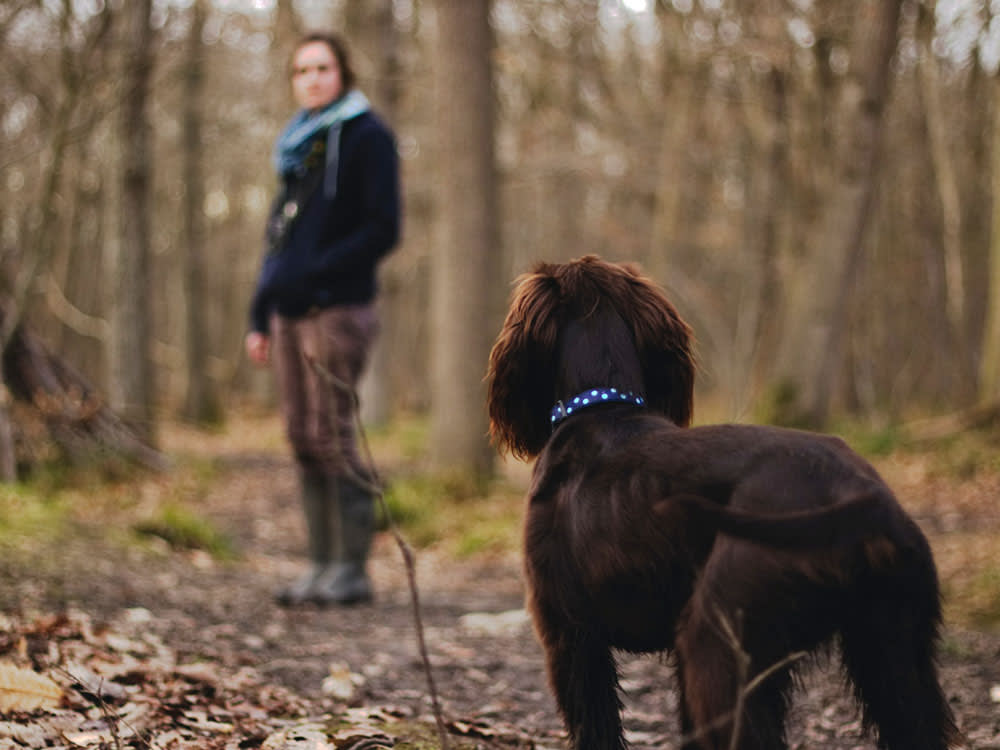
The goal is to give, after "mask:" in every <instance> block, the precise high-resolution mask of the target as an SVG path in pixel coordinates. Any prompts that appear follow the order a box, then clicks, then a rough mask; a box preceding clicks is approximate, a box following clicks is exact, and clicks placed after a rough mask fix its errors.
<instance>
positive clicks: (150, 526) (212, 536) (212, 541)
mask: <svg viewBox="0 0 1000 750" xmlns="http://www.w3.org/2000/svg"><path fill="white" fill-rule="evenodd" d="M134 528H135V530H136V532H138V533H139V534H143V535H146V536H155V537H159V538H160V539H163V540H164V541H165V542H167V544H169V545H170V546H171V547H174V548H178V549H199V550H203V551H205V552H208V553H209V554H210V555H212V556H213V557H215V558H217V559H222V560H231V559H233V558H234V557H235V556H236V551H235V547H234V545H233V543H232V541H231V540H230V539H229V538H228V537H227V536H226V535H225V534H223V533H222V532H220V531H219V530H218V529H217V528H215V526H214V525H213V524H212V523H211V521H209V520H207V519H205V518H202V517H201V516H199V515H197V514H196V513H193V512H192V511H190V510H188V509H187V508H184V507H183V506H181V505H177V504H175V503H168V504H167V505H164V506H163V508H161V509H160V512H159V513H158V514H157V516H156V517H155V518H151V519H149V520H147V521H142V522H139V523H137V524H136V525H135V527H134Z"/></svg>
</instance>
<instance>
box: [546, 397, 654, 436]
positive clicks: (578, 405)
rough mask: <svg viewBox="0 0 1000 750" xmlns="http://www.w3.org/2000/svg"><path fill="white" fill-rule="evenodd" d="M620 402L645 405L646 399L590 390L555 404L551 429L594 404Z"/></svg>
mask: <svg viewBox="0 0 1000 750" xmlns="http://www.w3.org/2000/svg"><path fill="white" fill-rule="evenodd" d="M620 402H625V403H629V404H635V405H636V406H645V405H646V399H644V398H643V397H642V396H636V395H635V394H634V393H632V391H619V390H618V389H617V388H591V389H590V390H589V391H584V392H583V393H581V394H579V395H578V396H574V397H573V398H571V399H570V400H569V401H566V402H563V401H557V402H556V405H555V406H553V407H552V412H551V417H552V428H553V429H555V426H556V425H557V424H559V423H560V422H561V421H563V420H564V419H566V417H568V416H570V415H572V414H576V413H577V412H578V411H579V410H580V409H585V408H586V407H588V406H594V405H595V404H610V403H620Z"/></svg>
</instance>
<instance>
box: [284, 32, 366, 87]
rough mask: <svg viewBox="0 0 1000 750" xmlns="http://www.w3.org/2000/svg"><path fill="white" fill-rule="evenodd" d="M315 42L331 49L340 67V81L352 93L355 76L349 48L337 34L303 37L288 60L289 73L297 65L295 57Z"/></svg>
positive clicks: (317, 34) (310, 33)
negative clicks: (348, 52)
mask: <svg viewBox="0 0 1000 750" xmlns="http://www.w3.org/2000/svg"><path fill="white" fill-rule="evenodd" d="M313 42H321V43H322V44H325V45H326V46H327V47H329V48H330V51H331V52H333V56H334V57H335V58H336V59H337V65H339V66H340V80H341V82H342V83H343V85H344V91H350V90H351V89H353V88H354V82H355V75H354V68H352V67H351V58H350V56H349V55H348V54H347V47H346V46H345V45H344V42H343V40H342V39H341V38H340V37H338V36H337V35H336V34H331V33H328V32H325V31H310V32H309V33H307V34H305V35H303V36H302V37H300V38H299V40H298V41H297V42H296V43H295V46H294V47H293V48H292V54H291V57H289V60H288V72H289V74H291V73H292V72H293V68H294V65H295V55H296V53H297V52H298V51H299V50H300V49H302V48H303V47H304V46H305V45H307V44H312V43H313Z"/></svg>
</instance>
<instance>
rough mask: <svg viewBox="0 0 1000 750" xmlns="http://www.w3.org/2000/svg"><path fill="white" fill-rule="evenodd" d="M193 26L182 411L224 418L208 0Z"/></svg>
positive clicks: (187, 98) (197, 418)
mask: <svg viewBox="0 0 1000 750" xmlns="http://www.w3.org/2000/svg"><path fill="white" fill-rule="evenodd" d="M190 15H191V26H190V29H189V30H188V38H187V58H186V60H185V63H184V94H183V104H182V108H183V112H182V127H183V144H184V145H183V148H184V152H183V154H182V156H181V158H182V159H183V161H184V202H183V211H184V213H183V226H182V229H181V242H182V243H183V247H184V261H185V263H184V292H185V307H184V321H185V331H184V340H185V345H186V348H187V358H186V359H187V361H186V362H185V366H186V369H187V394H186V397H185V400H184V409H183V412H182V413H183V416H184V417H185V418H186V419H189V420H191V421H192V422H195V423H196V424H203V425H212V424H217V423H219V422H221V421H222V403H221V401H220V399H219V395H218V393H217V390H216V385H215V380H214V378H213V377H212V375H211V372H210V368H209V362H208V358H209V349H210V338H211V337H210V330H211V327H210V326H211V322H212V319H211V312H212V311H211V308H210V307H209V306H208V305H206V304H205V302H206V299H205V266H206V263H205V257H204V256H205V251H206V247H205V220H204V216H205V213H204V210H203V205H204V202H205V188H204V184H205V178H204V175H203V173H202V164H203V163H204V149H203V148H202V121H203V118H204V102H203V99H204V88H205V86H204V83H205V63H204V46H203V45H202V42H201V36H202V31H203V29H204V28H205V18H206V16H207V8H206V5H205V0H195V2H194V4H193V5H192V6H191V11H190Z"/></svg>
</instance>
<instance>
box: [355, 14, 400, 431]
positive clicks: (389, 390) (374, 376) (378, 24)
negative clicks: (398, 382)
mask: <svg viewBox="0 0 1000 750" xmlns="http://www.w3.org/2000/svg"><path fill="white" fill-rule="evenodd" d="M392 9H393V0H377V1H376V2H375V7H374V9H373V10H372V13H373V19H372V32H373V34H372V37H373V46H374V50H373V52H374V55H375V68H376V70H375V88H374V92H373V94H374V97H375V103H376V106H377V107H378V110H379V113H380V114H381V115H382V116H383V117H384V118H385V119H386V120H388V122H389V124H390V125H395V124H396V120H397V119H398V116H397V115H398V111H399V102H400V97H401V94H402V90H401V88H400V81H401V68H402V61H401V60H400V57H399V38H398V36H399V35H398V32H397V30H396V20H395V17H394V16H393V12H392ZM379 275H380V277H381V278H380V282H381V289H380V292H379V297H378V301H377V303H376V304H377V305H378V311H379V320H380V321H381V324H382V331H381V333H380V335H379V336H378V338H376V339H375V345H374V347H373V349H372V356H371V362H370V364H369V366H368V371H367V372H366V373H365V377H364V378H363V379H362V381H361V386H360V391H361V418H362V419H363V420H364V421H365V422H366V423H367V424H373V425H378V424H384V423H385V422H387V421H388V420H389V418H390V417H391V416H392V412H393V409H394V407H395V406H396V401H397V398H396V394H395V392H394V388H393V385H394V379H393V357H392V356H391V350H392V343H393V342H394V341H396V340H397V338H398V332H399V328H400V326H401V325H402V324H403V323H404V321H403V315H402V305H401V300H400V294H401V292H402V291H403V290H404V284H403V283H402V280H401V279H400V275H399V271H398V269H397V265H396V263H394V262H393V257H390V258H389V259H388V261H387V262H386V263H385V265H383V266H382V268H381V269H380V273H379Z"/></svg>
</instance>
